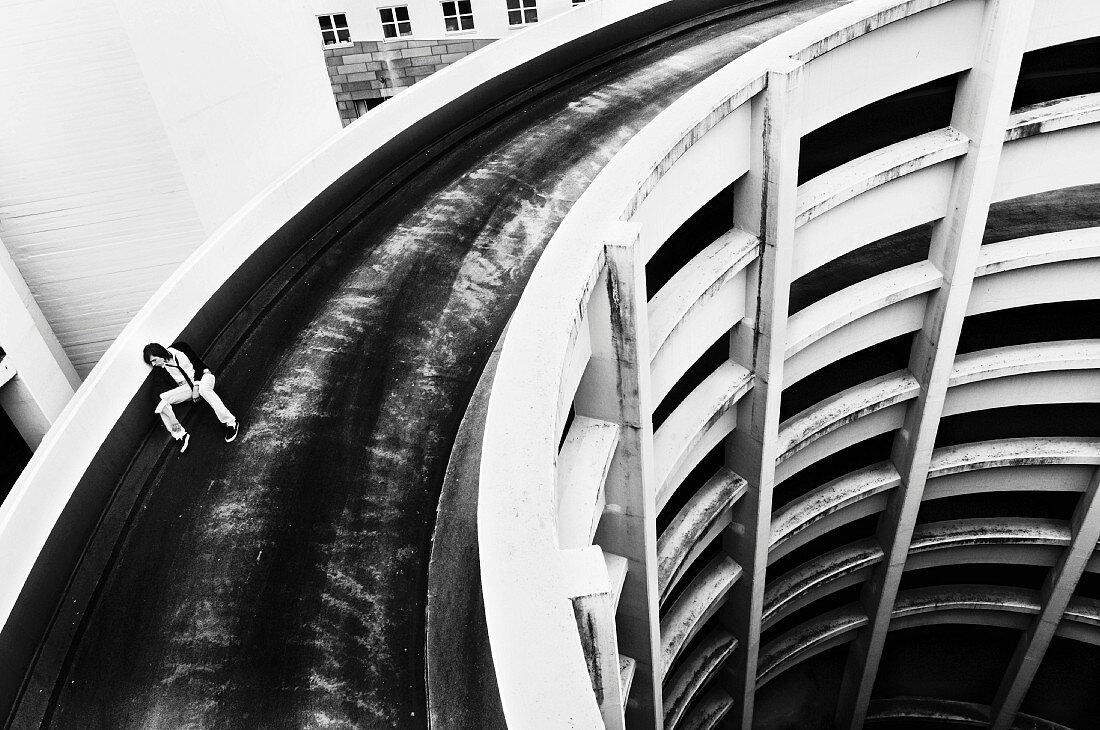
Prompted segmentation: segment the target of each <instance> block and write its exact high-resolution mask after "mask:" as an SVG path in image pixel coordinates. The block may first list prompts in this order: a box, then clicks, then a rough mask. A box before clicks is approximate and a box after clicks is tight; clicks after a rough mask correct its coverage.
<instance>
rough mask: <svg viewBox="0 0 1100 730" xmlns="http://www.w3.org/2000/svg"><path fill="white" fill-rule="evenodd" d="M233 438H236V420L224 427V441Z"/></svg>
mask: <svg viewBox="0 0 1100 730" xmlns="http://www.w3.org/2000/svg"><path fill="white" fill-rule="evenodd" d="M235 438H237V422H236V421H233V423H230V424H229V425H227V426H226V427H225V442H226V443H229V442H230V441H232V440H233V439H235Z"/></svg>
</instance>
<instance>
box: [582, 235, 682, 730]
mask: <svg viewBox="0 0 1100 730" xmlns="http://www.w3.org/2000/svg"><path fill="white" fill-rule="evenodd" d="M640 230H641V226H639V225H637V224H629V223H623V224H618V225H614V226H611V227H609V228H608V229H606V230H604V231H602V232H601V234H602V235H603V237H604V258H605V260H606V275H604V276H601V277H600V278H599V281H598V283H597V289H596V290H595V291H593V293H592V297H591V301H590V304H589V310H588V319H589V323H590V324H589V328H590V332H591V336H592V356H591V359H590V361H589V365H588V368H587V370H586V371H585V374H584V377H582V379H581V383H580V386H579V387H578V389H577V395H576V398H575V400H574V404H575V408H576V412H577V415H579V416H589V417H592V418H599V419H602V420H605V421H610V422H613V423H618V424H620V425H621V427H622V430H621V432H620V436H619V444H618V447H617V450H616V453H615V456H614V459H613V460H612V463H611V467H610V470H609V472H608V475H607V480H606V483H605V501H606V507H605V508H604V513H603V516H602V517H601V519H600V525H599V528H598V529H597V531H596V540H595V541H596V543H597V544H598V545H599V546H600V547H601V548H603V549H604V550H605V551H606V552H609V553H613V554H615V555H619V556H622V557H625V558H626V559H627V560H628V561H629V562H628V568H627V574H626V579H625V582H624V584H623V589H622V595H621V597H620V598H619V605H618V611H617V614H616V624H617V628H618V640H619V651H620V652H621V653H622V654H623V655H625V656H628V657H630V658H631V659H633V660H634V661H635V662H636V664H635V671H634V680H633V682H632V684H631V690H630V695H629V698H628V701H627V706H626V719H627V723H628V724H629V726H630V727H631V728H660V727H663V726H664V719H663V717H662V703H663V699H662V695H661V682H662V680H663V679H664V677H663V670H662V668H661V663H660V646H661V642H660V616H659V613H658V593H657V534H656V530H657V509H656V485H655V482H654V476H653V422H652V417H651V416H652V413H653V403H652V398H651V395H650V384H649V352H648V343H649V325H648V322H647V319H646V311H647V310H646V300H645V296H646V288H645V280H644V277H645V261H644V259H643V258H642V255H643V251H642V247H641V244H640V241H639V239H640Z"/></svg>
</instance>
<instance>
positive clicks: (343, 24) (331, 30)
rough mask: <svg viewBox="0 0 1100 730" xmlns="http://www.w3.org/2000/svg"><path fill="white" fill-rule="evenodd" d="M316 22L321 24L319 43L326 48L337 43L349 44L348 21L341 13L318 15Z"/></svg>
mask: <svg viewBox="0 0 1100 730" xmlns="http://www.w3.org/2000/svg"><path fill="white" fill-rule="evenodd" d="M317 22H318V23H320V24H321V42H322V43H324V44H325V45H326V46H333V45H336V44H337V43H351V33H350V32H349V31H348V19H347V16H345V15H344V14H343V13H339V14H337V15H318V16H317Z"/></svg>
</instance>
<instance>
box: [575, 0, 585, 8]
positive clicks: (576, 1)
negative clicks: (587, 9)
mask: <svg viewBox="0 0 1100 730" xmlns="http://www.w3.org/2000/svg"><path fill="white" fill-rule="evenodd" d="M578 5H584V0H573V7H577V6H578Z"/></svg>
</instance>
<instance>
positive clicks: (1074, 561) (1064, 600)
mask: <svg viewBox="0 0 1100 730" xmlns="http://www.w3.org/2000/svg"><path fill="white" fill-rule="evenodd" d="M1098 494H1100V469H1097V470H1096V472H1094V473H1093V475H1092V479H1091V480H1090V481H1089V485H1088V488H1086V489H1085V493H1084V494H1083V495H1082V496H1081V500H1080V501H1079V502H1078V503H1077V509H1076V510H1074V513H1073V520H1072V523H1071V525H1070V530H1071V532H1070V534H1071V537H1070V543H1069V547H1068V548H1066V551H1065V552H1064V553H1062V557H1061V558H1059V560H1058V563H1057V565H1055V566H1054V567H1053V568H1051V570H1050V573H1048V574H1047V579H1046V581H1045V582H1044V584H1043V590H1042V593H1041V598H1040V605H1039V615H1038V616H1036V617H1035V620H1034V621H1033V622H1032V624H1031V626H1030V627H1029V628H1028V630H1027V631H1026V632H1024V635H1023V636H1021V637H1020V643H1019V644H1017V645H1016V652H1015V653H1014V654H1013V655H1012V660H1011V661H1010V662H1009V664H1008V669H1007V670H1006V671H1005V676H1004V678H1003V679H1002V680H1001V686H1000V688H999V689H998V690H997V694H996V696H995V697H994V700H993V706H992V710H991V713H990V714H991V717H992V721H993V722H992V725H993V730H1009V728H1011V727H1012V723H1013V721H1014V720H1015V719H1016V713H1017V712H1018V711H1019V710H1020V705H1021V704H1022V703H1023V701H1024V697H1026V696H1027V691H1028V690H1029V689H1030V688H1031V682H1032V680H1033V679H1035V673H1036V672H1038V671H1039V665H1040V664H1042V662H1043V656H1045V655H1046V652H1047V648H1048V647H1049V646H1050V642H1051V640H1052V639H1053V638H1054V632H1055V631H1057V630H1058V623H1059V622H1060V621H1061V620H1062V614H1064V613H1065V612H1066V606H1068V605H1069V599H1070V598H1072V597H1073V591H1074V590H1075V589H1076V587H1077V582H1078V581H1079V580H1080V579H1081V574H1082V573H1084V572H1085V566H1086V565H1088V562H1089V558H1091V557H1092V553H1093V551H1094V550H1095V549H1096V542H1097V540H1100V499H1098V498H1097V495H1098Z"/></svg>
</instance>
